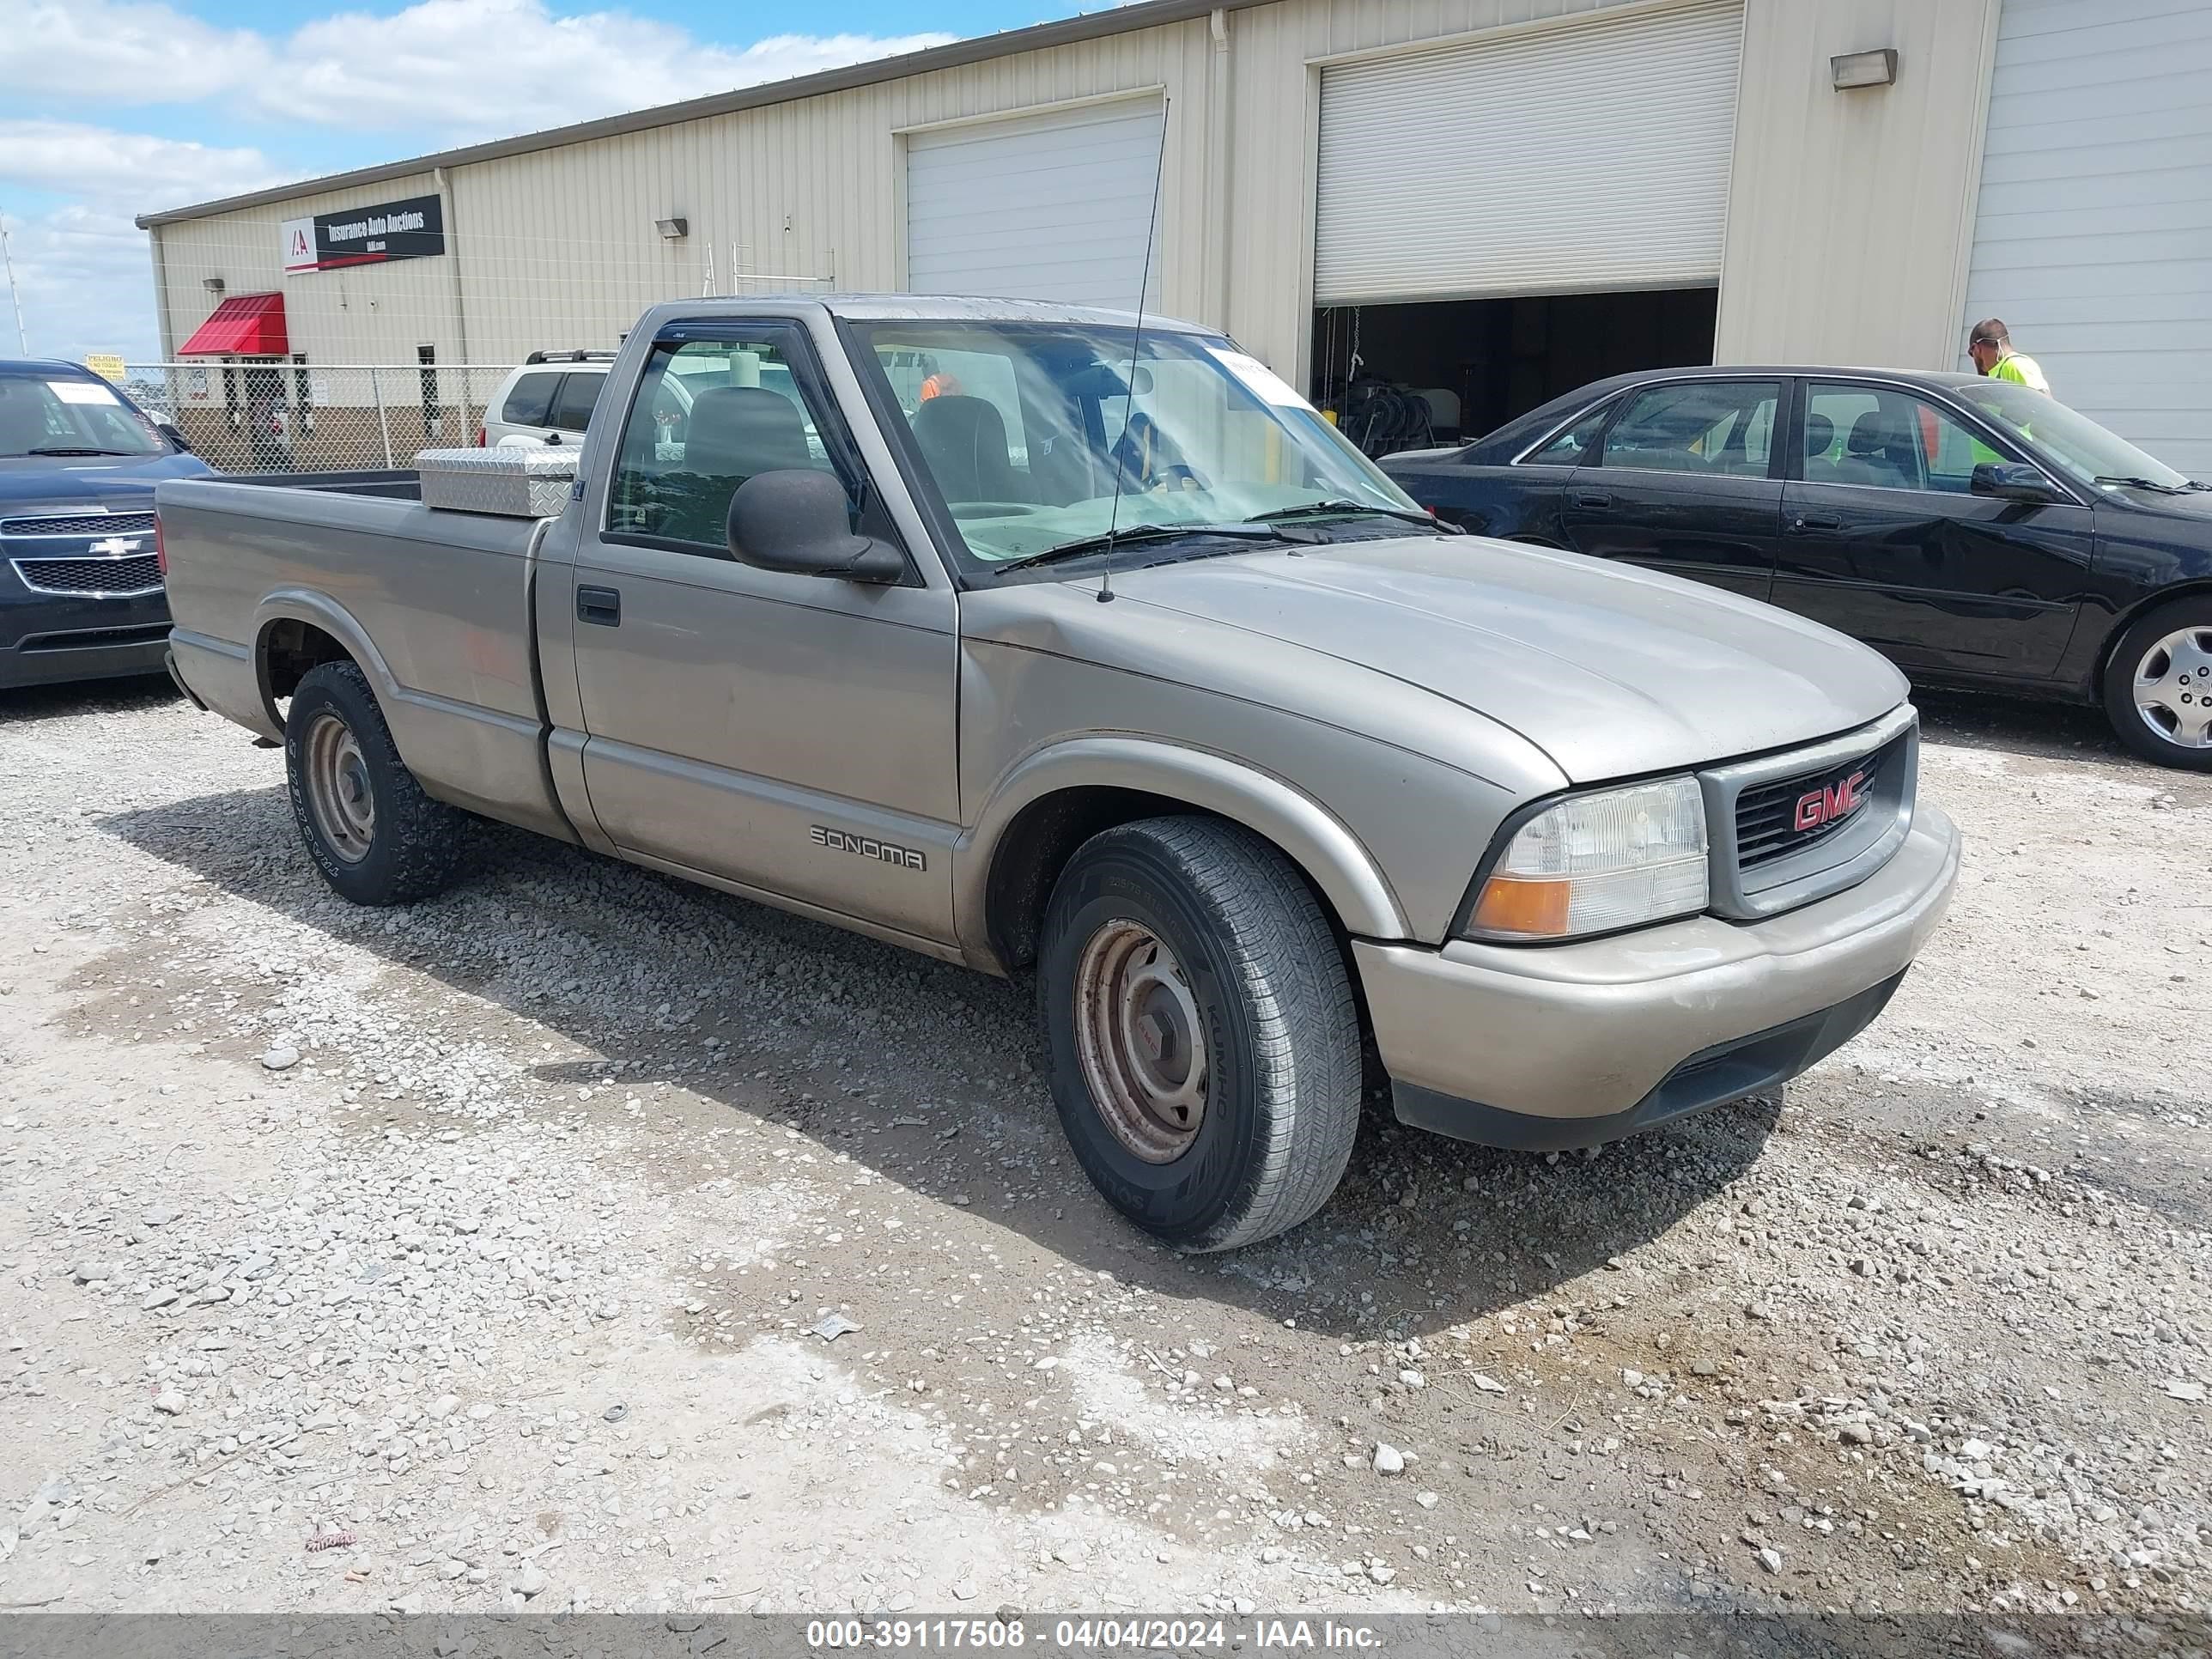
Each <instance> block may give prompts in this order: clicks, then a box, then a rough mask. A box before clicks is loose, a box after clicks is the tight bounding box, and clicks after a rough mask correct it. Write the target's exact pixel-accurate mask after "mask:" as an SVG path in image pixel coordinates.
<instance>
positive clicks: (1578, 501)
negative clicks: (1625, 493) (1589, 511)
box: [1571, 489, 1613, 507]
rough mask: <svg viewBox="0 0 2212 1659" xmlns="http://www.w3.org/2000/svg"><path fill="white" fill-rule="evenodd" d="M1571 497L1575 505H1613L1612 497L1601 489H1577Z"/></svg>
mask: <svg viewBox="0 0 2212 1659" xmlns="http://www.w3.org/2000/svg"><path fill="white" fill-rule="evenodd" d="M1571 500H1572V501H1573V502H1574V504H1575V505H1576V506H1577V507H1611V506H1612V505H1613V497H1612V496H1610V495H1607V494H1606V493H1605V492H1604V491H1603V490H1601V489H1577V491H1575V492H1574V495H1572V497H1571Z"/></svg>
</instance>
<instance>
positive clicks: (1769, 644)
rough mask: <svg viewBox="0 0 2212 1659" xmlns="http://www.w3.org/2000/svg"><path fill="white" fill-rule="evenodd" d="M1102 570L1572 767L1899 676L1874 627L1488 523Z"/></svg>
mask: <svg viewBox="0 0 2212 1659" xmlns="http://www.w3.org/2000/svg"><path fill="white" fill-rule="evenodd" d="M1114 589H1115V592H1116V593H1117V594H1118V595H1120V596H1121V599H1124V600H1133V601H1135V602H1136V603H1138V604H1139V605H1151V606H1153V607H1156V608H1158V609H1159V610H1162V611H1175V612H1178V613H1180V614H1182V615H1184V616H1188V617H1195V618H1201V619H1203V620H1205V621H1207V622H1210V623H1214V624H1216V625H1217V626H1222V627H1228V628H1232V629H1241V630H1243V631H1245V632H1248V633H1250V634H1253V635H1258V636H1261V637H1263V638H1266V639H1271V640H1278V641H1284V642H1285V643H1288V644H1292V645H1296V646H1299V647H1304V649H1306V650H1309V651H1314V652H1319V653H1322V654H1324V655H1327V656H1330V657H1334V658H1336V659H1340V660H1342V661H1345V662H1348V663H1352V664H1356V665H1360V666H1363V667H1365V668H1368V669H1370V670H1371V671H1374V672H1376V673H1377V674H1382V675H1386V676H1388V677H1389V678H1392V679H1395V680H1399V681H1401V682H1404V683H1406V684H1411V685H1414V686H1419V687H1420V688H1422V689H1424V690H1428V691H1431V692H1433V693H1434V694H1435V695H1437V696H1440V697H1444V698H1447V699H1449V700H1450V701H1451V702H1455V703H1458V704H1460V705H1461V706H1462V707H1463V708H1468V709H1471V710H1474V712H1476V713H1478V714H1482V715H1484V716H1486V718H1488V719H1489V720H1494V721H1497V722H1498V723H1499V724H1500V725H1503V726H1508V727H1510V728H1511V729H1512V730H1513V731H1515V732H1518V733H1520V735H1521V736H1522V737H1523V738H1527V739H1528V741H1529V742H1530V743H1532V744H1535V745H1536V747H1538V748H1539V749H1541V750H1543V751H1544V753H1545V754H1546V755H1547V756H1548V757H1550V759H1551V760H1552V762H1553V764H1555V765H1556V766H1557V767H1558V768H1559V770H1560V771H1561V772H1563V773H1565V775H1566V776H1567V777H1568V778H1569V779H1571V781H1574V782H1577V783H1589V782H1595V781H1601V780H1604V779H1608V778H1619V777H1629V776H1633V775H1638V774H1642V773H1649V772H1659V771H1668V770H1672V769H1676V768H1682V767H1693V766H1701V765H1705V764H1709V763H1712V762H1714V761H1718V760H1726V759H1730V758H1733V757H1737V756H1741V755H1750V754H1756V753H1759V751H1761V750H1771V749H1780V748H1784V747H1788V746H1790V745H1792V744H1802V743H1809V742H1812V741H1814V740H1815V739H1817V738H1825V737H1831V736H1833V735H1834V734H1835V733H1837V732H1845V731H1849V730H1850V729H1851V728H1852V727H1854V726H1863V725H1865V724H1866V723H1867V722H1868V721H1869V720H1874V719H1875V718H1876V717H1878V716H1879V715H1881V714H1887V712H1888V711H1889V710H1890V709H1892V708H1895V707H1896V706H1897V705H1898V704H1899V702H1903V701H1904V700H1905V695H1906V692H1907V690H1908V688H1907V686H1906V684H1905V678H1904V676H1903V675H1901V674H1899V672H1898V671H1897V670H1896V669H1894V668H1893V667H1892V666H1891V665H1889V664H1888V663H1887V661H1885V660H1884V659H1882V658H1881V657H1880V656H1877V655H1876V654H1875V653H1874V652H1872V651H1870V650H1869V649H1868V648H1867V647H1864V646H1863V645H1860V644H1858V643H1857V642H1856V641H1852V640H1849V639H1846V638H1845V637H1844V635H1841V634H1838V633H1835V632H1834V631H1832V629H1826V628H1823V627H1821V626H1820V625H1819V624H1818V623H1809V622H1806V621H1804V620H1803V619H1802V618H1800V617H1792V616H1790V615H1789V614H1787V613H1786V612H1784V611H1778V610H1775V609H1774V608H1773V607H1772V606H1771V605H1761V604H1759V603H1758V602H1756V601H1755V600H1751V599H1739V598H1737V597H1736V596H1735V595H1734V594H1730V593H1725V592H1720V591H1719V590H1717V589H1715V588H1711V587H1705V586H1700V585H1699V584H1697V583H1693V582H1689V581H1684V580H1679V579H1677V578H1674V577H1671V576H1662V575H1658V574H1654V573H1652V572H1650V571H1644V570H1638V569H1636V568H1632V567H1629V566H1625V565H1618V564H1610V563H1607V562H1603V561H1601V560H1596V559H1590V558H1586V557H1584V556H1582V555H1580V554H1574V553H1556V552H1552V551H1550V550H1545V549H1541V548H1531V547H1524V546H1521V545H1519V544H1513V543H1508V542H1499V541H1492V540H1490V539H1488V538H1481V537H1428V536H1424V537H1415V538H1406V539H1399V538H1389V539H1386V540H1381V541H1368V542H1350V543H1341V544H1335V545H1334V546H1317V547H1316V548H1314V549H1313V550H1312V551H1310V552H1307V553H1298V554H1292V553H1287V552H1285V553H1276V552H1267V553H1252V554H1241V555H1231V556H1223V557H1218V558H1209V559H1198V560H1192V561H1189V562H1183V563H1179V564H1168V565H1158V566H1154V567H1153V568H1150V569H1144V570H1135V571H1130V572H1127V573H1125V574H1121V575H1118V576H1116V577H1115V580H1114ZM1376 735H1377V736H1382V737H1388V736H1389V735H1390V734H1389V733H1387V732H1378V733H1376Z"/></svg>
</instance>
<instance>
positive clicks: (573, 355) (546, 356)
mask: <svg viewBox="0 0 2212 1659" xmlns="http://www.w3.org/2000/svg"><path fill="white" fill-rule="evenodd" d="M614 360H615V354H614V353H613V352H611V351H533V352H532V353H531V354H530V355H529V356H527V357H525V358H524V359H523V360H522V361H523V362H526V363H611V362H614Z"/></svg>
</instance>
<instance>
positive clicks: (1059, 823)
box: [954, 737, 1411, 971]
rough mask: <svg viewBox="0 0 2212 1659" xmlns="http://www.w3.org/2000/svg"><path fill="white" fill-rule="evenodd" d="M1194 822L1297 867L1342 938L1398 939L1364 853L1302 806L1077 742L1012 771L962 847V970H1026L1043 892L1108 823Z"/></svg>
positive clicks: (1216, 765) (1133, 743)
mask: <svg viewBox="0 0 2212 1659" xmlns="http://www.w3.org/2000/svg"><path fill="white" fill-rule="evenodd" d="M1192 811H1197V812H1203V813H1207V814H1210V815H1212V816H1213V817H1219V818H1223V819H1225V820H1226V821H1228V822H1230V823H1237V824H1241V825H1243V827H1244V828H1245V829H1249V830H1251V831H1252V832H1253V833H1254V834H1255V835H1257V836H1261V837H1262V838H1263V839H1265V840H1266V841H1267V842H1269V843H1270V844H1271V845H1272V846H1273V847H1274V848H1276V849H1277V850H1278V851H1279V852H1280V853H1281V854H1283V855H1284V856H1285V858H1287V859H1289V860H1291V863H1292V864H1293V865H1294V866H1297V869H1298V870H1299V871H1300V872H1302V873H1303V874H1304V876H1305V878H1306V879H1307V881H1308V882H1309V883H1310V884H1311V885H1312V887H1313V889H1314V890H1315V892H1316V895H1317V896H1319V897H1320V899H1321V901H1322V905H1323V908H1325V909H1326V910H1327V911H1328V914H1329V915H1330V917H1331V919H1332V920H1333V921H1334V922H1335V923H1336V924H1337V926H1338V927H1339V928H1340V930H1341V931H1342V932H1343V933H1346V935H1348V936H1357V937H1360V938H1367V939H1403V938H1407V937H1408V936H1409V935H1410V932H1411V930H1410V928H1409V927H1407V921H1406V917H1405V913H1404V910H1403V908H1402V907H1401V905H1400V903H1399V901H1398V898H1397V896H1396V895H1395V893H1394V892H1393V891H1392V890H1391V888H1390V885H1389V881H1388V879H1387V878H1385V877H1384V876H1383V872H1382V870H1381V869H1380V868H1379V867H1378V866H1376V863H1375V860H1373V859H1372V858H1371V857H1370V855H1369V854H1368V853H1367V850H1366V849H1365V848H1364V847H1363V846H1361V845H1360V843H1359V842H1358V839H1357V838H1356V837H1355V836H1353V835H1352V832H1351V830H1350V829H1347V828H1346V826H1345V825H1344V823H1342V822H1341V821H1340V820H1339V819H1338V818H1337V817H1335V816H1334V814H1332V813H1331V812H1329V811H1328V810H1327V809H1326V808H1325V807H1323V806H1322V805H1321V804H1320V803H1319V802H1318V801H1316V800H1315V799H1313V798H1312V797H1311V796H1310V795H1307V794H1305V793H1303V792H1301V791H1299V790H1297V789H1296V788H1295V787H1292V786H1291V785H1290V784H1288V783H1286V782H1285V781H1282V780H1281V779H1279V778H1277V777H1274V776H1273V775H1269V774H1267V773H1264V772H1261V771H1258V770H1256V769H1254V768H1252V767H1251V766H1249V765H1248V764H1246V763H1242V762H1239V761H1235V760H1231V759H1230V758H1228V757H1225V756H1221V755H1217V754H1213V753H1212V752H1211V751H1208V750H1198V749H1188V748H1184V747H1182V746H1181V745H1178V744H1167V743H1161V742H1158V741H1156V740H1152V739H1148V738H1116V737H1097V738H1076V739H1073V740H1072V741H1069V742H1066V743H1063V744H1055V745H1054V746H1053V747H1051V748H1049V749H1047V750H1042V751H1040V752H1038V753H1036V754H1034V755H1031V756H1030V757H1028V758H1027V759H1025V760H1024V761H1023V762H1021V763H1019V764H1018V765H1017V766H1016V767H1015V768H1014V769H1012V771H1011V772H1009V773H1008V774H1007V775H1006V777H1005V778H1004V779H1003V780H1002V781H1001V782H1000V785H999V787H998V788H997V789H996V790H995V791H994V793H993V794H992V797H991V799H990V803H989V805H987V806H986V807H985V809H984V811H982V813H981V816H980V817H979V818H978V821H977V823H976V826H975V829H974V830H973V831H971V832H970V834H969V836H967V837H965V838H964V839H965V842H966V845H965V848H964V851H963V858H962V860H961V863H960V866H959V871H960V873H959V875H958V877H957V880H956V890H955V893H954V906H955V915H956V917H957V926H958V928H959V931H960V933H961V935H962V938H963V945H964V948H965V949H966V950H967V951H968V952H969V955H970V957H971V958H972V959H975V960H977V961H979V962H980V963H987V964H988V965H991V966H994V967H996V968H998V969H1001V970H1002V971H1012V970H1013V969H1019V968H1024V967H1026V966H1028V965H1029V963H1030V962H1032V961H1033V960H1034V959H1035V957H1036V939H1037V933H1038V930H1039V928H1040V927H1041V925H1042V921H1043V916H1044V908H1045V905H1046V902H1048V900H1049V898H1050V897H1051V894H1052V889H1053V884H1054V882H1055V881H1056V880H1057V879H1058V878H1059V876H1060V871H1061V870H1062V869H1064V868H1065V867H1066V863H1067V860H1068V859H1069V858H1070V857H1072V856H1073V854H1074V852H1075V850H1076V848H1079V847H1080V846H1081V845H1082V844H1083V843H1084V842H1085V841H1087V840H1089V839H1090V838H1091V836H1095V835H1097V833H1098V832H1099V831H1100V830H1102V829H1109V828H1111V827H1112V826H1114V825H1115V824H1117V823H1130V822H1133V821H1134V820H1136V819H1139V818H1146V817H1161V816H1166V815H1170V814H1174V813H1180V812H1192Z"/></svg>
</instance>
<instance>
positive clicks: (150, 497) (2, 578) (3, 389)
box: [0, 360, 212, 686]
mask: <svg viewBox="0 0 2212 1659" xmlns="http://www.w3.org/2000/svg"><path fill="white" fill-rule="evenodd" d="M210 471H212V469H211V468H210V467H209V466H208V465H207V464H206V463H205V462H204V461H202V460H200V459H198V458H197V457H196V456H194V455H191V454H189V453H186V451H185V447H184V445H183V443H182V441H180V440H179V438H178V437H177V436H176V435H175V434H174V432H173V431H172V430H170V429H167V428H163V427H162V426H161V425H160V424H158V423H157V422H155V420H154V419H153V417H152V416H149V415H148V414H147V413H146V412H145V411H144V410H142V409H140V408H139V407H138V405H137V404H134V403H132V402H131V399H130V398H126V397H125V396H124V395H123V393H122V392H118V391H117V390H116V389H115V387H113V386H110V385H109V384H108V383H107V382H106V380H101V379H100V377H99V376H98V375H96V374H93V373H92V372H91V371H90V370H89V369H86V368H80V367H78V366H77V365H76V364H75V363H65V362H11V361H6V360H0V686H10V685H39V684H46V683H47V682H50V681H54V680H88V679H101V678H108V677H110V676H112V675H119V674H158V673H160V672H161V667H162V655H163V652H164V651H165V649H166V648H167V643H168V636H169V605H168V600H167V596H166V595H165V594H164V593H163V592H162V591H161V561H160V556H159V554H158V552H157V550H156V549H155V536H154V486H155V483H158V482H159V481H160V480H161V479H163V478H185V477H200V476H204V475H205V474H207V473H208V472H210Z"/></svg>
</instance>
